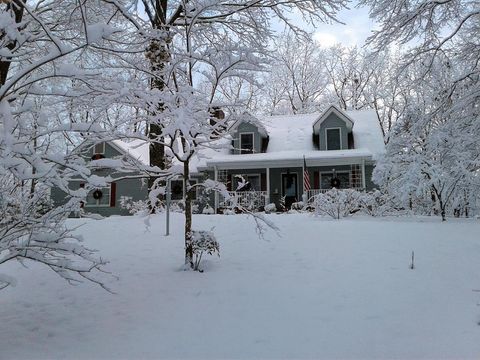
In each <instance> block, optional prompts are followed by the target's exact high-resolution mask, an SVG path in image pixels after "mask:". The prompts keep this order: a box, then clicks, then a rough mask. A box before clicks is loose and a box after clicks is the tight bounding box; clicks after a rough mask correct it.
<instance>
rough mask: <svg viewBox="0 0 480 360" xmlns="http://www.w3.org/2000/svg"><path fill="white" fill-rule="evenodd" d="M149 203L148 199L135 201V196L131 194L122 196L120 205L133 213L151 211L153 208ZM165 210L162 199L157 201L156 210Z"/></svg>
mask: <svg viewBox="0 0 480 360" xmlns="http://www.w3.org/2000/svg"><path fill="white" fill-rule="evenodd" d="M149 204H150V201H146V200H138V201H133V198H132V197H131V196H120V207H121V208H122V209H126V210H128V212H129V213H130V214H132V215H136V214H146V213H150V212H151V211H152V209H151V208H150V205H149ZM163 210H164V207H163V204H162V203H161V202H160V201H158V202H157V203H156V206H155V209H154V212H155V213H160V212H163Z"/></svg>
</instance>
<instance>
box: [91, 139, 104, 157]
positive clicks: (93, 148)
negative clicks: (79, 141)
mask: <svg viewBox="0 0 480 360" xmlns="http://www.w3.org/2000/svg"><path fill="white" fill-rule="evenodd" d="M101 144H102V145H103V146H102V152H95V147H97V145H100V144H93V147H92V153H93V155H95V154H102V155H105V141H103V142H102V143H101Z"/></svg>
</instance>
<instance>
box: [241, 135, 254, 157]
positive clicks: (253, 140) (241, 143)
mask: <svg viewBox="0 0 480 360" xmlns="http://www.w3.org/2000/svg"><path fill="white" fill-rule="evenodd" d="M242 135H252V154H254V153H255V133H254V132H241V133H239V135H238V142H239V144H240V154H242V150H244V149H243V146H242ZM243 155H246V154H243Z"/></svg>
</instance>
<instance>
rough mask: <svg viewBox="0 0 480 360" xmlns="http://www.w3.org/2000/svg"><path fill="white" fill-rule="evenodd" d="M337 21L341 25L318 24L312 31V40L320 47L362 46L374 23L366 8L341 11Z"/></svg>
mask: <svg viewBox="0 0 480 360" xmlns="http://www.w3.org/2000/svg"><path fill="white" fill-rule="evenodd" d="M338 19H339V20H340V21H341V22H343V23H344V24H345V25H343V24H339V23H334V24H320V25H318V26H317V28H316V29H315V30H314V35H313V38H314V39H315V40H316V41H317V42H318V44H319V45H320V46H322V47H329V46H332V45H334V44H338V43H340V44H342V45H345V46H354V45H357V46H363V45H364V43H365V40H366V39H367V37H369V36H370V35H371V34H372V30H373V29H374V27H375V23H374V22H373V21H372V20H371V19H370V18H369V15H368V8H365V7H361V8H352V9H349V10H342V11H341V12H340V13H339V14H338Z"/></svg>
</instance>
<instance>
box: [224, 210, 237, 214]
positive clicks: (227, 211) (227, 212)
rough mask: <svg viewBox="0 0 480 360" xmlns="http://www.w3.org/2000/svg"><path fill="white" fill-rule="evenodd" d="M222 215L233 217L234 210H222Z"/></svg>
mask: <svg viewBox="0 0 480 360" xmlns="http://www.w3.org/2000/svg"><path fill="white" fill-rule="evenodd" d="M223 215H235V210H233V209H224V210H223Z"/></svg>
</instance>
